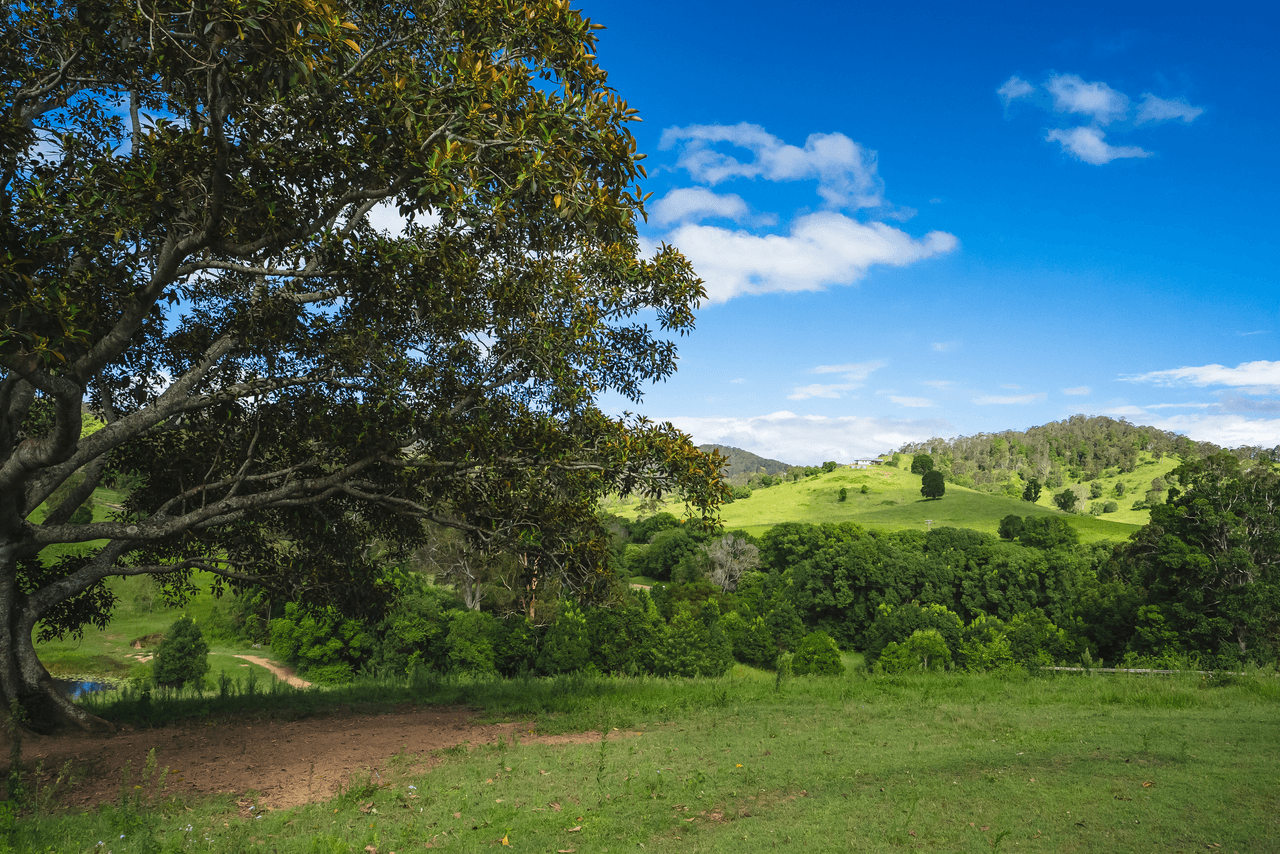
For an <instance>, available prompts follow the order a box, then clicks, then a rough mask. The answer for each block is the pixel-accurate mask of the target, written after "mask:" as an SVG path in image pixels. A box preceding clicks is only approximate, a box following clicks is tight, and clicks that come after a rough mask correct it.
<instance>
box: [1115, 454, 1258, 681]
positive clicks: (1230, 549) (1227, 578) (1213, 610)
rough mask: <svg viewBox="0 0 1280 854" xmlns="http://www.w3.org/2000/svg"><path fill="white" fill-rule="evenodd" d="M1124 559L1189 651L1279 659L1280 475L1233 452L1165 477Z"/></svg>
mask: <svg viewBox="0 0 1280 854" xmlns="http://www.w3.org/2000/svg"><path fill="white" fill-rule="evenodd" d="M1170 478H1171V480H1172V481H1173V483H1174V484H1175V486H1174V487H1173V488H1171V489H1170V490H1169V500H1168V502H1167V503H1165V504H1159V505H1156V506H1155V507H1153V508H1152V509H1151V521H1150V523H1149V524H1147V525H1145V526H1144V527H1143V528H1141V529H1140V530H1139V531H1137V532H1136V533H1135V534H1134V535H1133V538H1132V541H1131V543H1130V544H1129V546H1128V548H1127V550H1126V555H1127V557H1128V558H1129V560H1131V561H1132V562H1133V565H1134V569H1135V571H1136V575H1137V578H1136V580H1137V581H1138V582H1139V583H1141V584H1142V585H1143V586H1144V587H1145V588H1146V589H1147V592H1148V601H1149V602H1150V603H1151V604H1152V605H1153V606H1154V607H1156V608H1158V609H1159V612H1160V613H1159V616H1160V620H1161V621H1162V622H1164V623H1166V624H1168V625H1169V627H1170V628H1171V629H1172V630H1173V631H1175V632H1177V634H1178V635H1179V636H1181V637H1182V638H1185V639H1187V640H1188V641H1189V645H1190V646H1191V647H1192V648H1195V649H1201V650H1208V651H1215V652H1219V653H1222V652H1227V651H1230V650H1234V653H1235V655H1237V656H1238V657H1239V658H1241V659H1243V658H1247V657H1250V656H1251V655H1252V656H1254V657H1257V655H1256V654H1257V653H1261V654H1262V656H1263V657H1268V656H1269V657H1274V656H1275V655H1276V654H1277V652H1280V519H1277V514H1278V513H1280V471H1277V470H1276V467H1275V465H1274V464H1272V463H1271V462H1269V461H1259V462H1256V463H1255V464H1254V465H1253V466H1251V467H1249V468H1245V467H1244V466H1242V465H1241V463H1240V461H1239V460H1238V459H1237V458H1236V457H1234V456H1233V455H1231V454H1227V453H1217V454H1212V455H1210V456H1209V457H1206V458H1204V459H1200V460H1188V461H1186V462H1184V463H1182V464H1181V465H1180V466H1178V467H1177V468H1176V469H1174V470H1173V471H1172V472H1170Z"/></svg>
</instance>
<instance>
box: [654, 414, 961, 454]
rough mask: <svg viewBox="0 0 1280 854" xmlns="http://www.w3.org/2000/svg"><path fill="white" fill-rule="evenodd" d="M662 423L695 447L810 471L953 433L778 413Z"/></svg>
mask: <svg viewBox="0 0 1280 854" xmlns="http://www.w3.org/2000/svg"><path fill="white" fill-rule="evenodd" d="M668 420H670V421H671V423H672V424H674V425H675V426H676V427H678V428H680V429H681V430H683V431H685V432H686V433H688V434H689V435H690V436H692V437H693V440H694V442H695V443H697V444H704V443H707V442H714V443H717V444H722V445H732V446H734V447H735V448H743V449H744V450H748V451H751V452H752V453H754V454H759V455H761V456H763V457H769V458H771V459H776V460H782V461H783V462H786V463H791V464H792V465H814V464H817V463H821V462H822V461H823V460H837V461H840V462H848V461H851V460H854V459H857V458H859V457H871V456H876V455H878V454H882V453H885V452H886V451H893V450H894V449H896V448H898V447H900V446H901V445H902V444H903V443H905V442H921V441H924V440H926V439H929V438H932V437H934V436H951V435H955V428H954V427H952V425H951V424H950V423H949V422H947V421H945V420H942V419H929V420H919V421H913V420H897V419H890V418H864V417H861V416H845V417H839V418H829V417H826V416H819V415H807V416H805V415H796V414H795V413H794V412H786V411H783V412H774V413H773V414H771V415H760V416H755V417H751V418H709V417H708V418H695V417H677V418H671V419H668Z"/></svg>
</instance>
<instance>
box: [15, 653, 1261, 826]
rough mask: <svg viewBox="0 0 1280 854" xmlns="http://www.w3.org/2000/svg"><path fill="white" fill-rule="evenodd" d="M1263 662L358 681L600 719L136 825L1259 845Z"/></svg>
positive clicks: (539, 716) (528, 711) (530, 714)
mask: <svg viewBox="0 0 1280 854" xmlns="http://www.w3.org/2000/svg"><path fill="white" fill-rule="evenodd" d="M1277 683H1280V680H1275V679H1274V678H1268V677H1245V678H1238V679H1236V680H1234V681H1230V680H1228V681H1227V682H1226V683H1225V684H1221V685H1217V684H1215V683H1214V682H1212V681H1211V680H1202V679H1199V678H1173V679H1167V678H1165V679H1161V678H1152V677H1147V678H1142V677H1115V676H1098V675H1093V676H1077V675H1072V676H1041V677H1033V676H1028V675H1027V674H1025V673H1022V672H1012V673H1003V674H1001V673H995V674H982V675H963V674H943V675H929V676H925V675H921V676H915V677H902V678H893V679H886V678H871V677H868V676H866V675H865V672H861V671H857V670H852V671H851V672H850V673H849V674H848V675H847V676H846V677H843V678H838V679H822V678H809V677H805V678H795V679H784V680H782V681H781V682H779V681H778V680H777V679H776V677H774V676H773V675H772V674H766V673H762V672H760V671H753V670H751V669H750V668H744V667H741V666H739V667H737V668H735V669H734V672H733V674H732V675H731V676H729V677H726V678H723V679H718V680H695V681H683V680H659V679H652V678H646V679H607V678H603V677H586V676H577V677H563V678H559V679H535V680H523V681H519V680H516V681H502V680H480V681H473V680H459V679H452V680H443V679H436V678H420V679H418V680H416V682H414V683H410V682H409V681H402V682H401V683H400V684H399V687H395V688H394V690H392V688H393V686H391V684H390V683H384V685H383V687H382V688H376V686H375V685H374V684H373V683H364V688H363V689H350V688H349V689H346V690H347V695H346V696H347V698H348V700H350V699H352V698H353V697H355V696H356V694H358V693H359V690H363V691H364V692H365V693H366V696H368V697H369V698H370V699H373V697H374V695H375V693H376V692H377V691H382V692H383V694H382V696H381V702H387V701H389V700H390V699H391V697H392V696H393V695H394V696H403V695H408V696H411V697H413V699H414V700H415V701H416V702H418V703H447V704H456V703H465V704H467V705H470V706H472V707H474V708H477V709H478V710H480V712H481V714H482V715H483V716H484V717H485V718H488V719H506V720H521V721H532V722H533V723H531V724H530V725H529V728H530V729H533V730H536V731H538V732H566V731H579V732H580V731H584V730H593V731H594V732H595V733H596V734H597V735H596V736H593V737H592V738H591V739H590V740H589V741H588V742H587V743H585V744H579V745H575V746H569V747H549V746H543V745H535V744H527V743H521V738H520V736H519V734H517V736H516V737H515V740H514V742H511V743H503V744H501V745H495V746H485V747H476V748H473V749H471V750H470V751H467V750H465V749H462V750H451V751H446V752H443V753H442V754H441V756H440V758H441V760H442V764H440V765H439V766H438V767H437V768H435V769H434V770H433V771H431V772H430V773H427V774H410V773H407V771H406V766H405V765H404V764H398V763H396V762H395V761H394V760H393V759H392V758H391V757H388V759H389V760H391V761H389V762H388V764H387V765H386V767H384V768H383V769H381V776H380V777H378V778H370V777H368V776H364V777H361V775H358V774H357V775H356V777H355V778H354V779H355V782H354V783H352V784H351V785H350V787H349V788H348V790H347V792H346V793H345V795H344V796H342V797H339V798H337V799H335V800H333V801H330V802H327V803H324V804H315V805H311V806H308V807H303V808H299V809H294V810H289V811H282V812H279V813H267V814H266V815H265V816H264V817H262V818H260V819H259V818H250V819H242V818H239V817H238V816H237V815H236V812H235V810H234V809H232V808H230V807H229V805H228V803H227V801H225V800H214V801H212V802H208V803H196V802H191V803H176V802H172V803H168V804H164V805H162V806H161V807H160V808H159V809H157V810H154V811H147V812H145V815H144V816H143V817H144V818H145V819H146V821H139V822H137V824H139V825H142V826H145V825H146V823H147V821H150V822H151V825H150V826H151V827H152V828H153V829H152V830H150V831H147V830H145V829H144V830H142V831H140V833H143V834H145V833H150V834H151V837H150V838H151V841H152V842H154V843H155V845H156V846H157V847H159V846H166V847H169V848H171V849H173V850H179V849H180V850H192V851H234V850H259V849H254V848H253V847H252V846H253V845H254V843H253V842H251V841H250V840H251V839H256V840H262V841H267V840H269V841H270V845H271V846H272V847H271V850H275V851H278V852H315V851H342V852H345V851H356V852H359V851H364V850H366V846H370V845H372V846H375V847H376V849H377V850H378V851H380V852H386V851H411V850H423V849H424V847H425V846H426V844H427V843H431V845H432V846H433V847H441V848H448V849H451V850H457V851H479V850H488V849H489V848H490V847H492V846H499V847H501V840H502V839H504V838H505V839H507V841H508V843H509V845H510V847H511V848H513V849H516V850H528V851H549V850H550V851H559V850H564V849H576V850H577V851H584V852H585V851H601V852H604V851H609V850H612V851H624V850H625V851H639V850H641V848H640V847H639V846H641V845H643V846H644V849H643V850H645V851H652V850H655V849H656V850H669V851H742V850H760V849H766V848H768V849H771V850H772V848H773V847H774V846H775V844H776V845H777V846H778V847H784V846H787V845H794V846H796V848H797V850H819V851H848V850H854V851H887V850H899V849H901V850H919V849H924V850H938V851H989V850H992V848H993V845H994V846H997V847H998V850H1002V849H1012V848H1017V849H1019V850H1028V851H1044V852H1059V851H1082V852H1115V851H1121V852H1125V851H1135V852H1149V851H1186V852H1191V851H1204V850H1215V851H1216V850H1222V851H1237V852H1244V851H1266V850H1274V847H1272V846H1273V843H1274V840H1275V839H1277V838H1280V810H1277V809H1276V805H1277V797H1280V784H1277V781H1276V778H1275V775H1274V769H1275V767H1277V761H1278V760H1280V729H1278V728H1277V727H1275V725H1274V722H1275V720H1276V712H1277V709H1280V684H1277ZM353 690H354V691H356V694H353V693H352V691H353ZM320 693H323V692H312V691H308V692H289V691H287V690H282V691H280V692H279V694H280V696H282V697H288V696H292V697H294V699H295V701H296V700H298V699H301V698H304V697H312V696H316V695H318V694H320ZM222 725H228V724H226V723H224V724H222ZM522 729H523V728H522ZM523 731H524V732H525V733H526V738H527V733H528V730H523ZM362 781H363V782H362ZM118 813H119V811H118V810H104V811H100V812H93V813H88V814H85V815H77V816H73V815H51V816H44V817H41V818H38V819H31V820H24V821H22V822H20V823H19V827H18V831H17V834H18V835H17V836H16V837H15V838H14V840H13V841H14V843H15V844H18V845H24V846H27V847H26V848H22V847H18V848H16V849H15V850H39V849H40V848H41V847H42V846H53V847H54V848H55V850H59V851H87V850H90V849H91V848H92V847H93V846H94V845H95V844H96V842H97V841H98V840H99V839H103V838H104V837H105V835H106V834H107V832H108V831H111V832H113V833H114V832H115V829H116V828H117V827H118V826H120V824H121V821H122V819H121V818H120V816H119V814H118ZM113 822H114V823H113ZM188 828H189V829H188ZM116 835H117V836H118V834H116ZM142 842H143V840H141V839H139V840H138V841H137V842H136V843H131V842H130V840H128V839H126V840H125V844H121V845H118V846H115V847H114V848H113V850H115V851H134V850H146V849H145V848H144V847H142ZM1219 845H1220V846H1221V847H1220V848H1219V847H1216V846H1219ZM1208 846H1214V847H1213V848H1212V849H1209V848H1208ZM260 850H266V849H260Z"/></svg>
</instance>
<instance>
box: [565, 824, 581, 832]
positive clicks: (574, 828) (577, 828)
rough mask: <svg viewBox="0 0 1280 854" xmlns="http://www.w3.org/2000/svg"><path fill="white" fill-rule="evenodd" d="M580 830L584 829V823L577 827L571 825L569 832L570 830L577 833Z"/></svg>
mask: <svg viewBox="0 0 1280 854" xmlns="http://www.w3.org/2000/svg"><path fill="white" fill-rule="evenodd" d="M579 830H582V825H578V826H577V827H571V828H569V830H568V832H569V833H577V832H578V831H579Z"/></svg>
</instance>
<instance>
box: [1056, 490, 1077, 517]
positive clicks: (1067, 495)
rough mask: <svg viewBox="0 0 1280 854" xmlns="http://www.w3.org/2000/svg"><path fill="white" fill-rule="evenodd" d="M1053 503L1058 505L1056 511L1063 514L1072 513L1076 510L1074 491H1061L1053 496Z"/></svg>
mask: <svg viewBox="0 0 1280 854" xmlns="http://www.w3.org/2000/svg"><path fill="white" fill-rule="evenodd" d="M1053 503H1054V504H1056V505H1058V509H1059V510H1061V511H1062V512H1063V513H1071V512H1074V511H1075V509H1076V491H1075V490H1074V489H1064V490H1062V491H1061V492H1059V493H1058V494H1057V495H1055V496H1053Z"/></svg>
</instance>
